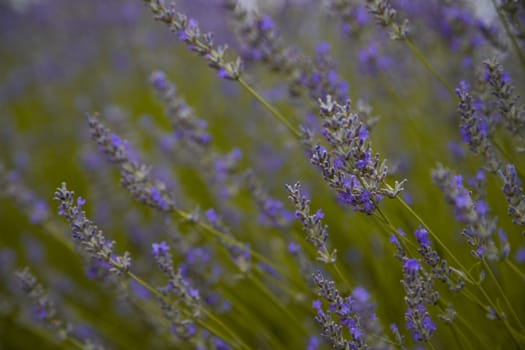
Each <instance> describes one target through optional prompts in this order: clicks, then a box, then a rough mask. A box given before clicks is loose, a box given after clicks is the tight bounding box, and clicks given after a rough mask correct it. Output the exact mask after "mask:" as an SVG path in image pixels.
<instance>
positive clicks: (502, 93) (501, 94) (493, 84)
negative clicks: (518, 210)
mask: <svg viewBox="0 0 525 350" xmlns="http://www.w3.org/2000/svg"><path fill="white" fill-rule="evenodd" d="M483 65H484V66H485V70H484V76H483V79H484V81H485V82H486V83H487V84H488V85H489V89H490V93H491V94H492V96H494V98H495V100H496V103H497V106H498V111H499V113H500V115H501V118H502V120H503V125H504V126H505V128H506V129H507V130H508V131H509V132H510V133H512V135H513V136H515V137H517V138H520V139H521V140H523V133H524V132H525V111H524V110H523V106H521V107H520V106H517V104H516V103H517V100H518V96H517V95H516V94H515V93H514V85H513V83H512V81H511V79H510V77H509V74H508V73H507V72H505V71H504V70H503V66H502V65H501V64H500V63H499V62H498V61H496V60H495V59H489V60H485V61H483Z"/></svg>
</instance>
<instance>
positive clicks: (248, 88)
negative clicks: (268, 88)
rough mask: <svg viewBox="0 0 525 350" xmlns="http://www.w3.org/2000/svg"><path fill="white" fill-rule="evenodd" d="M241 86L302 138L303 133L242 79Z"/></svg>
mask: <svg viewBox="0 0 525 350" xmlns="http://www.w3.org/2000/svg"><path fill="white" fill-rule="evenodd" d="M238 82H239V84H241V86H242V87H243V88H244V89H245V90H246V91H248V92H249V93H250V94H251V95H252V96H253V97H254V98H255V99H256V100H257V101H259V103H260V104H262V105H263V106H264V108H266V109H267V110H268V111H269V112H270V113H271V114H272V115H273V116H274V117H275V118H277V119H278V120H279V121H280V122H281V123H282V124H283V125H284V126H286V128H287V129H288V130H289V131H290V132H291V133H292V134H293V135H294V136H295V137H296V138H297V139H300V138H301V133H300V132H299V130H297V129H296V128H295V127H294V126H293V125H292V124H291V123H290V122H289V121H288V120H287V119H286V118H285V117H284V116H283V115H282V114H281V113H280V112H279V111H278V110H276V109H275V108H273V106H272V105H270V104H269V103H268V102H267V101H266V100H265V99H264V98H263V97H262V96H261V95H259V94H258V93H257V91H255V90H254V89H253V88H252V87H251V86H250V85H249V84H248V83H247V82H246V81H244V80H243V79H242V78H239V80H238Z"/></svg>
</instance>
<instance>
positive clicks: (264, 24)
mask: <svg viewBox="0 0 525 350" xmlns="http://www.w3.org/2000/svg"><path fill="white" fill-rule="evenodd" d="M258 27H259V29H260V30H261V31H263V32H267V31H270V30H272V29H273V21H272V19H271V18H270V17H268V16H262V17H261V19H260V20H259V23H258Z"/></svg>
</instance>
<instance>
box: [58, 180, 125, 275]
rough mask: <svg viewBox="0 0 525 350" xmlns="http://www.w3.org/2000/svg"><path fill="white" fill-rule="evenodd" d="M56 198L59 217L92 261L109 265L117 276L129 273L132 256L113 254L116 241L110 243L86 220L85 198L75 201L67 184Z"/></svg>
mask: <svg viewBox="0 0 525 350" xmlns="http://www.w3.org/2000/svg"><path fill="white" fill-rule="evenodd" d="M54 198H55V200H57V201H58V202H59V206H58V208H59V215H61V216H63V217H65V218H66V219H67V221H68V222H69V227H70V229H71V235H72V237H73V239H74V240H75V242H77V243H78V244H79V245H80V247H81V248H82V249H83V250H84V252H86V253H87V254H88V255H89V256H90V258H91V259H93V260H95V261H98V262H101V263H105V264H107V266H108V269H109V271H110V272H112V273H115V274H117V275H120V274H122V273H126V272H128V271H129V268H130V265H131V257H130V254H129V253H128V252H125V253H124V255H122V256H118V255H116V254H115V253H114V252H113V247H114V246H115V241H108V240H107V239H106V238H105V237H104V234H103V232H102V231H101V230H99V228H98V227H97V226H96V225H95V224H94V223H93V222H92V221H90V220H89V219H88V218H86V214H85V212H84V211H83V210H82V206H83V205H84V204H85V203H86V201H85V200H84V198H82V197H78V198H77V199H76V200H75V193H74V192H73V191H69V190H68V189H67V187H66V184H65V183H62V186H61V187H59V188H57V190H56V191H55V196H54Z"/></svg>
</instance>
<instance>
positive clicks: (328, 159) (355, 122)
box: [310, 95, 406, 214]
mask: <svg viewBox="0 0 525 350" xmlns="http://www.w3.org/2000/svg"><path fill="white" fill-rule="evenodd" d="M320 116H321V119H322V126H323V131H322V134H323V136H324V138H325V139H326V141H327V142H328V144H329V146H330V148H329V149H326V148H324V147H323V146H320V145H317V146H315V148H314V149H313V151H312V156H311V158H310V161H311V162H312V164H314V165H316V166H317V167H318V168H319V169H320V170H321V173H322V174H323V177H324V179H325V180H326V181H327V182H328V184H329V185H330V187H332V188H333V189H335V190H336V191H337V197H338V199H339V200H340V201H341V202H342V203H345V204H348V205H350V206H351V207H352V208H353V209H354V210H355V211H360V212H363V213H366V214H372V213H373V212H374V211H375V209H376V208H377V204H378V203H379V202H380V201H381V200H382V199H383V198H384V197H385V196H386V197H389V198H395V197H396V196H397V195H398V194H399V193H400V192H401V191H403V184H404V183H405V181H406V180H403V181H401V182H398V181H396V182H395V185H394V188H392V187H390V186H388V185H386V184H385V180H386V177H387V174H388V167H387V162H386V160H383V161H380V159H379V154H377V153H376V154H375V155H374V154H373V152H372V148H371V145H370V142H369V141H368V129H367V128H366V126H365V124H364V123H363V122H361V121H360V119H359V115H358V114H356V113H353V112H352V111H351V107H350V102H346V103H345V104H344V105H340V104H339V103H337V102H336V101H334V100H333V99H332V97H331V96H329V95H328V96H327V97H326V100H325V101H322V100H320Z"/></svg>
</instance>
